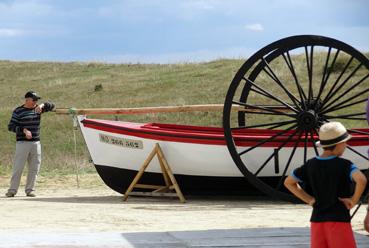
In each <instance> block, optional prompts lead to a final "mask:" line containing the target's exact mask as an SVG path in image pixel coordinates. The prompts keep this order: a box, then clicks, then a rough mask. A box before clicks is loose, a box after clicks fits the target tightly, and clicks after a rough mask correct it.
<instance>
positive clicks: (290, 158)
mask: <svg viewBox="0 0 369 248" xmlns="http://www.w3.org/2000/svg"><path fill="white" fill-rule="evenodd" d="M301 134H302V131H300V132H299V135H298V136H299V137H298V139H297V140H296V142H295V145H294V146H293V149H292V151H291V154H290V156H289V158H288V161H287V163H286V166H285V167H284V170H283V173H282V176H281V178H280V179H279V182H278V184H277V189H278V190H279V189H280V188H281V186H282V183H283V181H284V177H285V176H286V173H287V170H288V168H289V167H290V164H291V161H292V158H293V155H295V152H296V148H297V146H298V144H299V143H300V138H301Z"/></svg>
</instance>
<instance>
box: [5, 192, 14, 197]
mask: <svg viewBox="0 0 369 248" xmlns="http://www.w3.org/2000/svg"><path fill="white" fill-rule="evenodd" d="M5 196H6V197H14V196H15V193H13V192H6V194H5Z"/></svg>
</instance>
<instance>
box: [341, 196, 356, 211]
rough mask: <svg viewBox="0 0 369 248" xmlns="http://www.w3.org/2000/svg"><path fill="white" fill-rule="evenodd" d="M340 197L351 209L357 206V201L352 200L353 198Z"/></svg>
mask: <svg viewBox="0 0 369 248" xmlns="http://www.w3.org/2000/svg"><path fill="white" fill-rule="evenodd" d="M338 199H339V200H340V201H341V202H342V203H343V204H344V205H345V207H346V208H347V209H348V210H350V209H351V208H353V207H354V206H355V203H354V202H353V201H352V199H351V198H341V197H338Z"/></svg>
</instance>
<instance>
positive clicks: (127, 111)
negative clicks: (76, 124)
mask: <svg viewBox="0 0 369 248" xmlns="http://www.w3.org/2000/svg"><path fill="white" fill-rule="evenodd" d="M260 107H263V108H269V109H272V110H278V111H283V112H285V111H287V110H288V109H287V108H286V107H284V106H267V105H260ZM196 111H200V112H201V111H203V112H205V111H223V104H203V105H182V106H159V107H139V108H83V109H77V108H57V109H55V112H56V113H57V114H74V115H76V114H78V115H88V114H103V115H118V114H121V115H131V114H151V113H176V112H196ZM232 111H248V112H251V111H252V112H258V113H263V112H265V113H267V111H266V110H262V109H260V108H257V107H243V106H239V105H235V106H232Z"/></svg>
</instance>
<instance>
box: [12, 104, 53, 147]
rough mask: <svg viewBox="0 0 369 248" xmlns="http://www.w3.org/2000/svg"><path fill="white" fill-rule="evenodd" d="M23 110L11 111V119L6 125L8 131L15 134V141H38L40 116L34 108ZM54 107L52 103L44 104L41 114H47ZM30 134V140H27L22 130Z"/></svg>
mask: <svg viewBox="0 0 369 248" xmlns="http://www.w3.org/2000/svg"><path fill="white" fill-rule="evenodd" d="M36 107H37V105H36V106H35V107H34V108H25V107H24V105H22V106H19V107H18V108H16V109H15V110H14V111H13V114H12V118H11V119H10V122H9V124H8V130H9V131H11V132H14V133H16V137H17V141H39V140H40V122H41V114H40V113H37V112H36V111H35V108H36ZM54 107H55V105H54V103H52V102H45V103H44V107H43V109H42V113H44V112H49V111H51V110H52V109H53V108H54ZM25 128H26V129H28V130H29V131H31V133H32V138H31V139H27V138H26V135H25V134H24V133H23V130H24V129H25Z"/></svg>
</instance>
